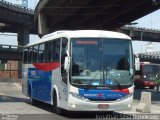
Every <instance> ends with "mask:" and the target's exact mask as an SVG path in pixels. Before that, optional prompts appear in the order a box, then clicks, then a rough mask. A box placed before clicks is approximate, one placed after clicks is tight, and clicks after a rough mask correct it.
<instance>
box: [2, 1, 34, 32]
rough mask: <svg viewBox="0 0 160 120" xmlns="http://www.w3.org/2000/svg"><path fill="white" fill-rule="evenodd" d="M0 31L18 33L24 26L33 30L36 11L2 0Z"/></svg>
mask: <svg viewBox="0 0 160 120" xmlns="http://www.w3.org/2000/svg"><path fill="white" fill-rule="evenodd" d="M0 14H1V15H0V32H14V33H18V32H19V31H20V30H19V29H21V28H23V27H26V28H28V27H29V29H30V30H31V32H33V29H34V25H33V18H34V17H33V16H34V11H33V10H32V9H29V8H25V7H21V6H18V5H15V4H12V3H9V2H6V1H4V0H0Z"/></svg>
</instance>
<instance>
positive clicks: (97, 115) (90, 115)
mask: <svg viewBox="0 0 160 120" xmlns="http://www.w3.org/2000/svg"><path fill="white" fill-rule="evenodd" d="M26 103H27V104H30V102H26ZM34 107H37V108H40V109H43V110H45V111H48V112H50V113H51V115H50V114H49V116H52V115H53V116H54V117H55V116H56V118H59V117H63V118H67V119H112V118H132V117H133V116H132V115H127V114H121V113H117V112H97V111H96V112H92V111H86V112H73V111H66V110H63V114H62V115H57V114H56V113H54V110H53V107H52V105H49V104H46V103H42V102H39V101H37V102H36V104H34Z"/></svg>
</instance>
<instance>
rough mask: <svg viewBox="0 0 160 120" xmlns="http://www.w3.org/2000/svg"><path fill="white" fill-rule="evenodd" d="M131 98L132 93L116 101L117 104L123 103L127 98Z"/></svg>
mask: <svg viewBox="0 0 160 120" xmlns="http://www.w3.org/2000/svg"><path fill="white" fill-rule="evenodd" d="M131 96H133V93H130V94H128V95H125V96H123V97H121V98H119V99H118V100H116V101H117V102H119V101H123V100H125V99H127V98H129V97H131Z"/></svg>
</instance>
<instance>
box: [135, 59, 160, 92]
mask: <svg viewBox="0 0 160 120" xmlns="http://www.w3.org/2000/svg"><path fill="white" fill-rule="evenodd" d="M159 73H160V65H159V64H155V63H150V62H140V70H139V71H136V72H135V87H136V88H145V87H149V88H150V89H154V88H155V86H156V82H155V80H156V76H157V75H158V74H159Z"/></svg>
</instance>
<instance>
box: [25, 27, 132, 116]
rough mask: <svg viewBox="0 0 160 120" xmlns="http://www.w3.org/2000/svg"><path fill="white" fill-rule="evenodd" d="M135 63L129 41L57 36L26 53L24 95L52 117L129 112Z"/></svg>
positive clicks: (95, 34)
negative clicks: (39, 103) (50, 107)
mask: <svg viewBox="0 0 160 120" xmlns="http://www.w3.org/2000/svg"><path fill="white" fill-rule="evenodd" d="M133 62H134V60H133V53H132V44H131V39H130V37H128V36H127V35H124V34H122V33H117V32H111V31H102V30H75V31H57V32H54V33H51V34H49V35H46V36H44V37H42V38H41V40H39V41H37V42H35V43H33V44H32V43H31V44H29V45H27V46H26V47H25V48H24V59H23V82H22V86H23V87H22V91H23V93H24V94H25V95H26V96H29V97H30V99H31V102H35V101H37V100H38V101H42V102H45V103H49V104H51V105H53V107H54V109H55V112H56V113H58V114H61V113H62V109H65V110H68V111H117V110H128V109H131V107H132V101H133V92H134V89H133V84H134V81H133V74H134V68H133V66H134V63H133Z"/></svg>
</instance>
